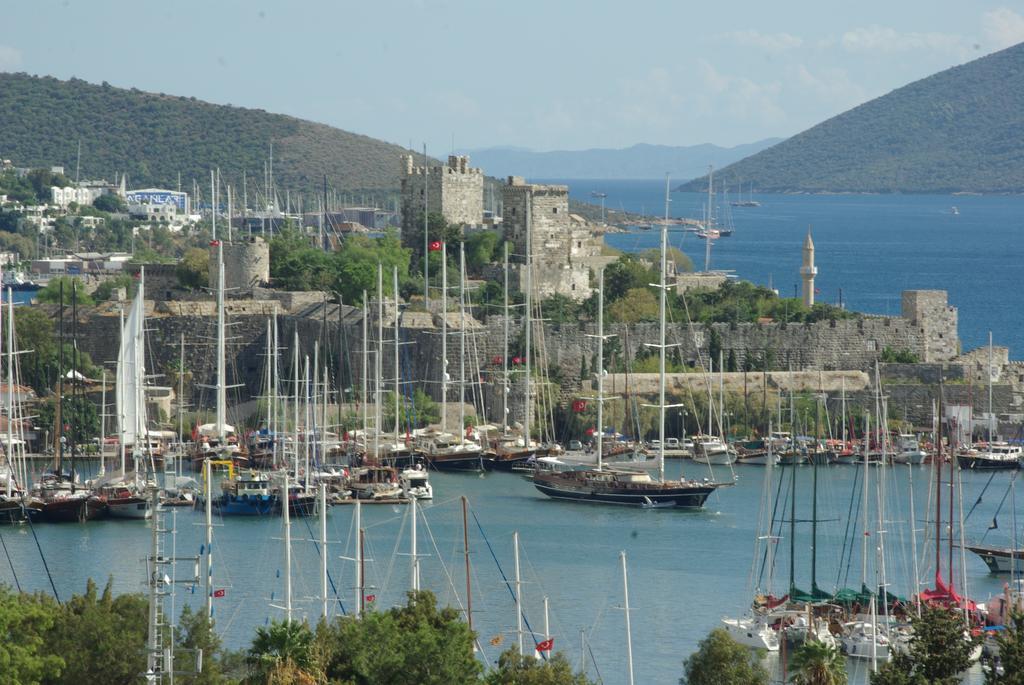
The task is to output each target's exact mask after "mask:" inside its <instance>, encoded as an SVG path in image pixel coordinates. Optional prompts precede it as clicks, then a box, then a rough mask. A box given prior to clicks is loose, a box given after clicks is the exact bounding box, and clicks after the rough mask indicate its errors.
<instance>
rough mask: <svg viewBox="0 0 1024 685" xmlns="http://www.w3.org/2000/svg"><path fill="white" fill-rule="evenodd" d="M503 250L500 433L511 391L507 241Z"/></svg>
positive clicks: (503, 431)
mask: <svg viewBox="0 0 1024 685" xmlns="http://www.w3.org/2000/svg"><path fill="white" fill-rule="evenodd" d="M503 247H504V249H505V292H504V293H503V298H502V299H503V301H504V311H505V321H504V325H503V326H502V328H503V334H504V339H503V345H502V348H501V349H502V355H501V378H502V383H503V387H502V389H501V432H502V433H506V432H508V394H509V392H510V391H511V388H510V386H509V382H508V241H505V243H504V245H503Z"/></svg>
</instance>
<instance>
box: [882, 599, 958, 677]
mask: <svg viewBox="0 0 1024 685" xmlns="http://www.w3.org/2000/svg"><path fill="white" fill-rule="evenodd" d="M910 624H911V628H912V629H913V633H912V634H911V637H910V644H909V646H908V649H907V654H906V657H905V658H901V659H894V660H893V661H892V662H890V663H889V664H886V668H885V669H879V677H880V679H879V680H877V681H876V680H875V678H872V679H871V682H872V684H873V685H898V684H900V683H918V682H920V683H930V684H934V685H954V684H955V683H959V682H960V678H959V674H960V673H963V672H964V671H966V670H967V668H968V667H969V666H970V665H971V652H972V651H973V650H974V646H975V641H974V640H971V639H968V638H967V637H966V636H965V634H964V622H963V617H962V616H961V614H960V613H959V612H956V611H950V610H948V609H944V608H941V607H925V609H924V610H923V612H922V613H921V617H920V618H911V621H910Z"/></svg>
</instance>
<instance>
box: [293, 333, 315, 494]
mask: <svg viewBox="0 0 1024 685" xmlns="http://www.w3.org/2000/svg"><path fill="white" fill-rule="evenodd" d="M313 344H314V345H315V344H316V343H313ZM302 387H304V388H305V389H306V397H305V400H306V401H305V402H304V405H305V412H304V414H305V416H304V417H303V418H304V419H305V424H306V425H305V426H304V427H303V432H302V437H303V439H302V442H303V450H302V454H303V459H304V462H303V471H304V476H305V489H306V490H307V491H308V490H309V461H310V460H309V451H310V448H311V447H312V444H311V443H312V440H313V431H312V427H313V421H312V420H311V418H312V417H310V412H309V405H310V396H309V395H310V393H309V355H308V354H307V355H306V357H305V367H304V369H303V374H302ZM298 479H299V478H298V475H296V476H295V480H298Z"/></svg>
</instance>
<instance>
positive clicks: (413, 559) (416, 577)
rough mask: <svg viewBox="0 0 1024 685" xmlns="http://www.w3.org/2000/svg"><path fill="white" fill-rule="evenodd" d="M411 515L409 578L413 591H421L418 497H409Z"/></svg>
mask: <svg viewBox="0 0 1024 685" xmlns="http://www.w3.org/2000/svg"><path fill="white" fill-rule="evenodd" d="M409 515H410V516H411V517H412V519H411V520H412V528H411V529H410V539H409V542H410V545H409V546H410V549H409V557H410V563H411V566H410V568H409V578H410V581H411V583H410V584H411V587H412V591H413V592H419V591H420V557H419V554H418V553H417V551H416V497H415V496H413V497H410V498H409Z"/></svg>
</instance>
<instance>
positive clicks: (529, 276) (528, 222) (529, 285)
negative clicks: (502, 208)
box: [519, 197, 533, 655]
mask: <svg viewBox="0 0 1024 685" xmlns="http://www.w3.org/2000/svg"><path fill="white" fill-rule="evenodd" d="M531 206H532V200H531V199H530V198H529V197H527V199H526V217H525V224H524V225H525V226H526V276H525V279H524V280H525V287H524V289H525V290H526V292H525V293H524V296H525V300H526V302H525V304H526V314H524V316H523V337H524V338H525V342H526V349H525V350H524V352H523V359H524V362H525V369H524V372H525V375H524V376H523V378H524V385H525V388H526V391H525V392H524V394H523V404H524V405H525V406H524V409H525V411H524V412H523V449H526V450H529V449H530V333H531V331H530V329H531V325H530V317H531V316H532V315H533V255H532V254H530V252H531V250H532V249H533V240H532V233H533V226H532V221H533V215H532V212H531V211H530V210H531ZM522 653H523V649H522V640H521V639H520V647H519V654H520V655H522Z"/></svg>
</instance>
